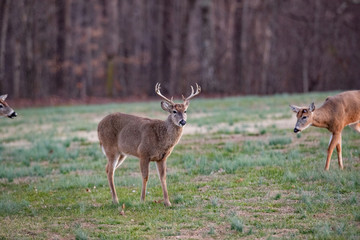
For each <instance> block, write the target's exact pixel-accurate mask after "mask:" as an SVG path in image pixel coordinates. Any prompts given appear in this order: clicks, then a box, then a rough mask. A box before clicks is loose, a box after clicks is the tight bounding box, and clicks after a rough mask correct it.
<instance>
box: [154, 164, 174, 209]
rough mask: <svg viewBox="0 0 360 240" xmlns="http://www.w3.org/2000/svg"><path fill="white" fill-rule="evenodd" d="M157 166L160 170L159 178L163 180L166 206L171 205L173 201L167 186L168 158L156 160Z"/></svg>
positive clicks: (162, 185)
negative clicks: (170, 198) (170, 199)
mask: <svg viewBox="0 0 360 240" xmlns="http://www.w3.org/2000/svg"><path fill="white" fill-rule="evenodd" d="M156 167H157V170H158V174H159V178H160V181H161V187H162V190H163V194H164V204H165V206H167V207H169V206H171V203H170V201H169V195H168V191H167V186H166V160H162V161H158V162H156Z"/></svg>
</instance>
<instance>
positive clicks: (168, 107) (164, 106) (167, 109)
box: [161, 101, 173, 112]
mask: <svg viewBox="0 0 360 240" xmlns="http://www.w3.org/2000/svg"><path fill="white" fill-rule="evenodd" d="M161 108H162V109H163V110H164V111H165V112H171V110H172V109H173V105H171V104H170V103H168V102H164V101H161Z"/></svg>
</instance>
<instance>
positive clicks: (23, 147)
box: [0, 92, 360, 239]
mask: <svg viewBox="0 0 360 240" xmlns="http://www.w3.org/2000/svg"><path fill="white" fill-rule="evenodd" d="M333 94H334V92H327V93H311V94H297V95H275V96H266V97H257V96H248V97H229V98H221V99H201V98H200V99H194V100H193V101H192V102H191V103H190V107H189V109H188V121H187V122H188V124H187V125H186V126H185V130H184V134H183V137H182V139H181V140H180V142H179V143H178V145H177V146H176V147H175V148H174V150H173V153H172V154H171V155H170V157H169V158H168V161H167V167H168V171H167V185H168V191H169V196H170V201H171V203H172V206H171V207H168V208H167V207H165V206H164V205H163V204H162V202H161V201H162V199H163V196H162V190H161V185H160V181H159V179H158V176H157V173H156V167H155V164H154V163H151V166H150V169H151V170H150V177H149V183H148V188H147V196H146V201H145V202H144V203H143V202H140V192H141V182H142V180H141V173H140V170H139V160H138V159H137V158H134V157H128V158H127V159H126V160H125V162H124V163H123V164H122V165H121V167H120V168H118V169H117V170H116V172H115V186H116V189H117V194H118V197H119V202H120V203H119V205H114V204H112V201H111V194H110V190H109V186H108V182H107V177H106V173H105V165H106V162H107V160H106V158H105V156H104V155H103V153H102V152H101V149H100V147H99V142H98V139H97V131H96V129H97V124H98V123H99V121H100V120H101V119H102V118H103V117H105V116H106V115H107V114H109V113H113V112H123V113H129V114H135V115H138V116H146V117H150V118H158V119H162V120H165V119H166V117H167V114H166V113H165V112H163V110H162V109H161V107H160V100H158V101H150V102H138V103H122V104H118V103H117V104H115V103H114V104H105V105H82V106H62V107H46V108H28V109H17V108H16V106H12V107H13V108H14V109H15V110H16V111H17V113H18V117H17V118H15V119H5V118H3V119H0V121H1V128H0V163H1V167H0V190H1V191H0V239H239V238H243V239H360V171H359V170H360V148H359V146H360V135H359V134H358V133H357V132H355V131H353V130H352V129H350V128H349V127H346V128H345V129H344V131H343V138H342V144H343V160H344V170H342V171H341V170H339V167H338V164H337V157H336V151H334V153H333V157H332V161H331V164H330V171H329V172H325V171H324V170H323V169H324V166H325V160H326V149H327V146H328V143H329V138H330V132H328V131H327V130H326V129H319V128H315V127H310V128H308V129H307V130H305V131H304V132H302V133H301V134H294V133H293V128H294V125H295V121H296V118H295V116H294V113H293V112H292V111H291V109H290V108H289V106H288V105H289V104H296V105H304V106H307V105H308V104H310V103H311V102H312V101H314V102H315V105H316V106H317V107H319V106H320V105H321V104H322V102H323V101H324V100H325V98H326V97H327V96H329V95H333ZM123 205H124V206H125V209H122V206H123ZM122 211H123V212H122Z"/></svg>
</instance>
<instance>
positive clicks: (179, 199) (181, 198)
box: [173, 194, 185, 204]
mask: <svg viewBox="0 0 360 240" xmlns="http://www.w3.org/2000/svg"><path fill="white" fill-rule="evenodd" d="M184 201H185V200H184V196H183V195H181V194H178V195H176V196H175V197H174V200H173V202H174V203H175V204H179V203H183V202H184Z"/></svg>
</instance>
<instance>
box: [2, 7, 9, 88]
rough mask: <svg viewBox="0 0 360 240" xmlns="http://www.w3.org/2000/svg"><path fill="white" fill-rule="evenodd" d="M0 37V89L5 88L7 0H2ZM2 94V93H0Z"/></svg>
mask: <svg viewBox="0 0 360 240" xmlns="http://www.w3.org/2000/svg"><path fill="white" fill-rule="evenodd" d="M1 15H2V21H1V39H0V90H3V89H4V88H5V85H6V84H5V46H6V39H7V38H6V37H7V29H8V19H9V0H3V3H2V14H1ZM0 94H2V93H0Z"/></svg>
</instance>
